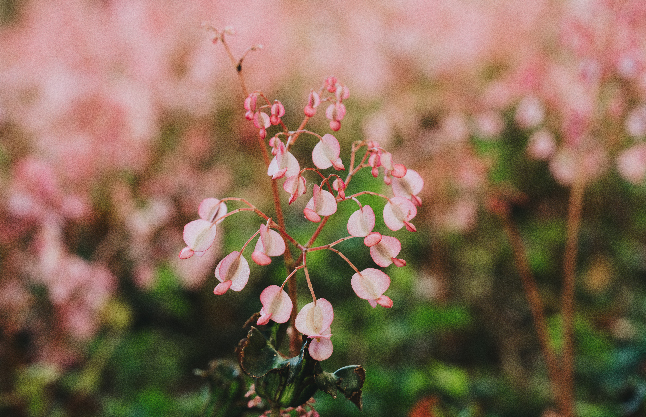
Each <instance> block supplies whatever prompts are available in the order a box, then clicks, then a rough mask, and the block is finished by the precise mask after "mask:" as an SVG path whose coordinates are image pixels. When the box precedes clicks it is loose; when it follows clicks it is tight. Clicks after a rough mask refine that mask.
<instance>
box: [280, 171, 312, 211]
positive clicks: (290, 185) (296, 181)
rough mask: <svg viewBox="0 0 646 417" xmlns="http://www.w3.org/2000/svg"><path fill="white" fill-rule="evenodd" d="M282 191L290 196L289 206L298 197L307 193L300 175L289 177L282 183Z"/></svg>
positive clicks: (303, 179)
mask: <svg viewBox="0 0 646 417" xmlns="http://www.w3.org/2000/svg"><path fill="white" fill-rule="evenodd" d="M283 189H284V190H285V191H287V192H288V193H289V194H290V196H289V204H292V203H293V202H294V201H296V199H297V198H298V197H300V196H302V195H303V194H305V193H306V192H307V185H306V182H305V178H304V177H302V176H300V175H294V176H293V177H289V178H287V179H286V180H285V182H284V183H283Z"/></svg>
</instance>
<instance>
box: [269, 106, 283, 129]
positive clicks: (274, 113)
mask: <svg viewBox="0 0 646 417" xmlns="http://www.w3.org/2000/svg"><path fill="white" fill-rule="evenodd" d="M284 115H285V106H283V103H281V102H280V101H278V100H276V101H274V104H272V105H271V116H270V117H269V121H270V122H271V124H272V125H274V126H275V125H277V124H280V118H281V117H283V116H284Z"/></svg>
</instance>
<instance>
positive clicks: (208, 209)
mask: <svg viewBox="0 0 646 417" xmlns="http://www.w3.org/2000/svg"><path fill="white" fill-rule="evenodd" d="M197 212H198V214H199V215H200V218H201V219H204V220H208V221H210V222H211V223H214V222H215V221H216V220H217V219H219V218H220V217H222V216H224V215H225V214H227V205H226V204H224V203H223V202H221V201H220V200H218V199H217V198H205V199H204V200H202V202H201V203H200V207H199V208H198V209H197Z"/></svg>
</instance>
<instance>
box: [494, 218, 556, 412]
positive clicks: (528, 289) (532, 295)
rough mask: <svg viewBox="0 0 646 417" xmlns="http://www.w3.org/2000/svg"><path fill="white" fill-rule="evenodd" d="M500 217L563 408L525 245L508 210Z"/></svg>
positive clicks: (553, 361)
mask: <svg viewBox="0 0 646 417" xmlns="http://www.w3.org/2000/svg"><path fill="white" fill-rule="evenodd" d="M500 217H501V218H502V220H503V225H504V229H505V233H506V234H507V238H508V239H509V242H510V244H511V248H512V251H513V254H514V261H515V263H516V268H517V269H518V273H519V275H520V278H521V280H522V282H523V290H524V291H525V296H526V297H527V302H528V303H529V309H530V311H531V314H532V319H533V320H534V328H535V329H536V335H537V336H538V341H539V344H540V348H541V351H542V352H543V356H544V357H545V362H546V364H547V374H548V378H549V380H550V386H551V388H552V394H553V395H554V398H555V399H556V401H557V402H558V404H559V406H560V408H563V396H562V390H561V389H560V386H561V376H560V371H559V364H558V360H557V357H556V354H555V353H554V350H553V349H552V348H551V346H550V343H549V336H548V331H547V320H546V318H545V312H544V307H543V301H542V299H541V296H540V293H539V291H538V286H537V285H536V279H535V278H534V275H533V274H532V271H531V269H530V267H529V262H528V260H527V254H526V249H525V245H524V244H523V240H522V238H521V236H520V233H519V232H518V230H517V229H516V226H515V225H514V223H513V222H512V220H511V218H510V216H509V213H508V211H507V210H503V211H502V212H501V213H500Z"/></svg>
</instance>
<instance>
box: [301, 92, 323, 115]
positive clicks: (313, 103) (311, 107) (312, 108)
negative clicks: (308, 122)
mask: <svg viewBox="0 0 646 417" xmlns="http://www.w3.org/2000/svg"><path fill="white" fill-rule="evenodd" d="M319 104H321V97H320V96H319V94H318V93H317V92H316V91H310V95H309V96H308V97H307V106H305V110H304V113H305V116H307V117H312V116H314V115H315V114H316V108H317V107H318V106H319Z"/></svg>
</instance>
